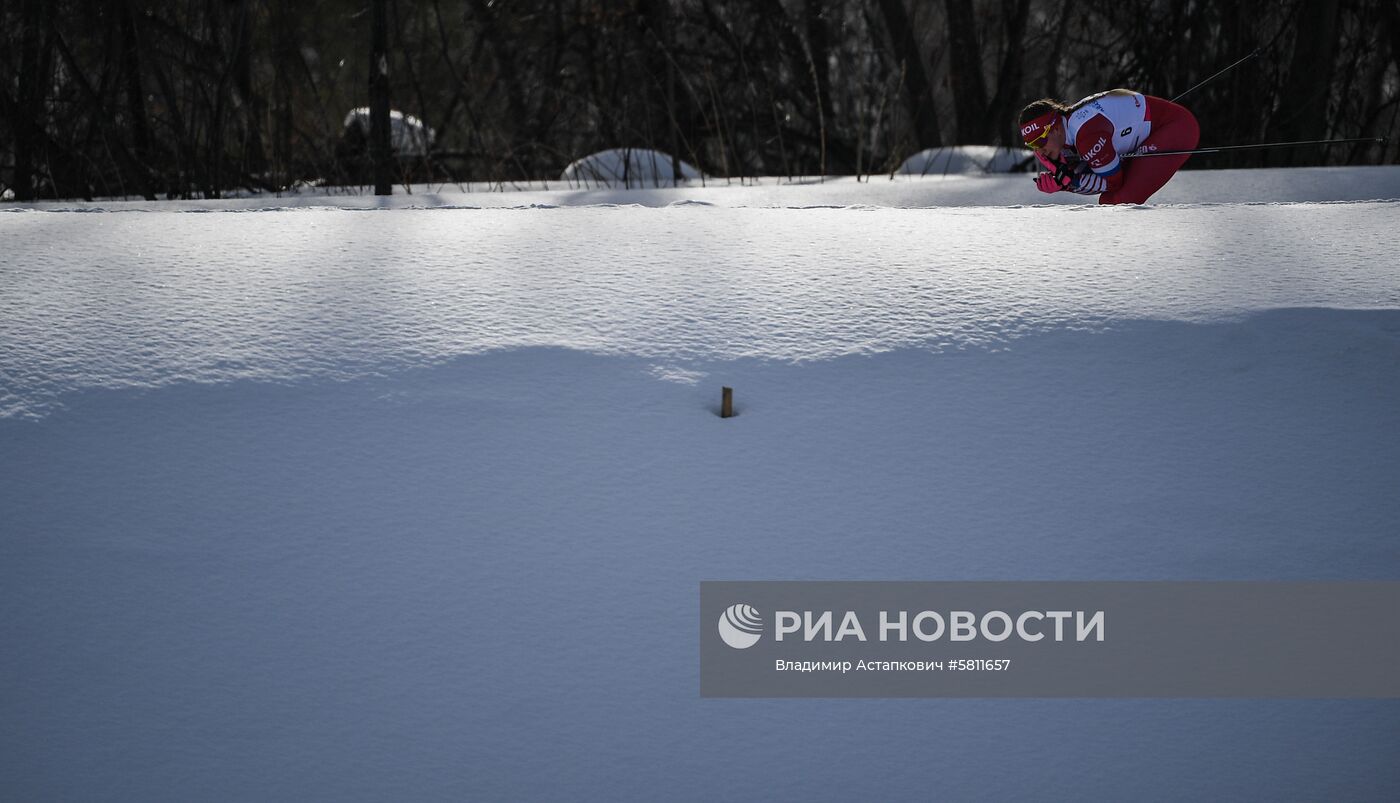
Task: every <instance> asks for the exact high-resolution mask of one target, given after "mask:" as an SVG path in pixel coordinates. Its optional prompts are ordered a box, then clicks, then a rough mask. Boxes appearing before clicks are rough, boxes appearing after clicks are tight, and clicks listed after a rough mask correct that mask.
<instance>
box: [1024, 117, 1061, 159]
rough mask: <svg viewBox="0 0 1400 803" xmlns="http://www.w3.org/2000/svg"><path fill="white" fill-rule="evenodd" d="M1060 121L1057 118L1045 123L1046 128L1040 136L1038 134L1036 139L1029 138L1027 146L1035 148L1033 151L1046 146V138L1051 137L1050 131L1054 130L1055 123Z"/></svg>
mask: <svg viewBox="0 0 1400 803" xmlns="http://www.w3.org/2000/svg"><path fill="white" fill-rule="evenodd" d="M1058 122H1059V118H1056V119H1054V120H1051V121H1050V122H1048V123H1046V124H1045V129H1044V130H1043V131H1041V132H1040V135H1039V136H1037V137H1036V138H1035V139H1032V140H1028V141H1027V142H1026V147H1027V148H1030V149H1031V150H1033V151H1038V150H1040V149H1041V148H1043V147H1045V139H1046V137H1049V136H1050V132H1051V131H1052V130H1054V128H1055V124H1056V123H1058Z"/></svg>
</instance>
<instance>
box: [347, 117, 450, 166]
mask: <svg viewBox="0 0 1400 803" xmlns="http://www.w3.org/2000/svg"><path fill="white" fill-rule="evenodd" d="M343 127H344V128H346V129H350V128H352V127H353V128H355V129H356V130H357V131H358V133H359V135H360V136H363V137H365V138H366V139H368V138H369V128H370V122H369V109H368V108H367V107H364V106H361V107H360V108H358V109H351V110H350V112H349V114H346V115H345V123H344V124H343ZM435 136H436V135H435V133H434V132H433V129H431V128H429V127H428V126H427V125H425V124H424V123H423V121H422V120H419V119H418V118H417V117H414V116H413V115H411V114H404V113H403V112H401V111H398V110H394V111H390V112H389V147H391V148H392V149H393V151H394V154H395V155H397V156H423V155H425V154H427V153H428V151H429V150H431V149H432V147H433V139H434V137H435Z"/></svg>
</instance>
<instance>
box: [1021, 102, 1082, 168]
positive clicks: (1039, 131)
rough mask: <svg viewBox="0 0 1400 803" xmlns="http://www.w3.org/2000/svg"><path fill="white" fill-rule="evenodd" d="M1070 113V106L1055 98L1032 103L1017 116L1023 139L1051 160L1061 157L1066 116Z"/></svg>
mask: <svg viewBox="0 0 1400 803" xmlns="http://www.w3.org/2000/svg"><path fill="white" fill-rule="evenodd" d="M1069 113H1070V108H1069V107H1068V106H1066V105H1065V104H1063V103H1061V102H1060V101H1058V100H1055V99H1054V98H1041V99H1040V100H1037V101H1035V102H1033V103H1031V104H1030V105H1029V106H1027V107H1026V108H1024V109H1022V110H1021V114H1020V116H1019V117H1018V118H1017V124H1018V126H1019V128H1020V131H1021V141H1022V142H1024V143H1025V144H1026V147H1027V148H1031V149H1033V150H1038V151H1042V152H1043V153H1044V154H1045V156H1046V157H1047V158H1049V159H1051V160H1056V159H1059V158H1060V150H1061V149H1062V148H1064V146H1065V124H1064V123H1065V116H1066V115H1068V114H1069Z"/></svg>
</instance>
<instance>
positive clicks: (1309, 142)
mask: <svg viewBox="0 0 1400 803" xmlns="http://www.w3.org/2000/svg"><path fill="white" fill-rule="evenodd" d="M1347 142H1374V143H1379V144H1381V145H1384V144H1386V142H1387V140H1386V138H1385V137H1357V138H1355V139H1307V140H1301V141H1299V142H1265V143H1262V144H1259V145H1220V146H1217V147H1214V148H1196V149H1194V150H1189V151H1148V152H1146V153H1140V152H1137V151H1134V152H1133V153H1125V154H1123V156H1122V158H1124V159H1136V158H1137V157H1139V156H1185V155H1186V154H1189V153H1219V152H1220V151H1243V150H1250V149H1253V148H1292V147H1297V146H1299V145H1341V144H1343V143H1347Z"/></svg>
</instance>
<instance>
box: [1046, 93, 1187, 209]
mask: <svg viewBox="0 0 1400 803" xmlns="http://www.w3.org/2000/svg"><path fill="white" fill-rule="evenodd" d="M1065 133H1066V136H1067V139H1068V140H1069V141H1070V142H1072V143H1073V147H1074V149H1075V151H1076V152H1078V154H1079V158H1080V159H1081V160H1083V162H1084V163H1085V164H1086V165H1087V166H1088V168H1089V170H1091V171H1093V174H1094V176H1093V177H1091V181H1094V179H1097V180H1098V181H1102V186H1103V187H1104V190H1103V192H1102V194H1100V195H1099V203H1101V204H1141V203H1146V202H1147V199H1148V198H1150V197H1152V194H1153V193H1155V192H1157V190H1160V189H1161V188H1162V186H1163V185H1164V184H1166V183H1167V181H1168V180H1170V179H1171V177H1172V176H1173V175H1175V174H1176V171H1177V170H1179V169H1181V166H1182V165H1184V164H1186V160H1187V159H1189V158H1191V157H1190V156H1187V155H1177V156H1144V157H1138V158H1132V159H1124V158H1122V156H1123V155H1124V154H1128V153H1149V152H1151V151H1176V150H1190V149H1192V148H1194V147H1196V144H1197V143H1198V142H1199V141H1200V137H1201V129H1200V126H1199V125H1197V123H1196V118H1195V117H1194V116H1192V114H1191V112H1189V111H1187V110H1186V108H1184V107H1182V106H1178V105H1177V104H1175V103H1172V102H1171V101H1169V100H1163V99H1162V98H1157V97H1152V96H1151V95H1142V94H1139V93H1137V92H1130V91H1127V90H1122V89H1115V90H1113V91H1111V92H1104V93H1102V94H1100V95H1094V96H1092V97H1089V98H1085V99H1084V100H1082V101H1080V102H1079V103H1077V104H1075V109H1074V111H1073V112H1072V113H1071V114H1070V115H1069V118H1068V120H1067V124H1066V131H1065ZM1081 191H1082V190H1081Z"/></svg>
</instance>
